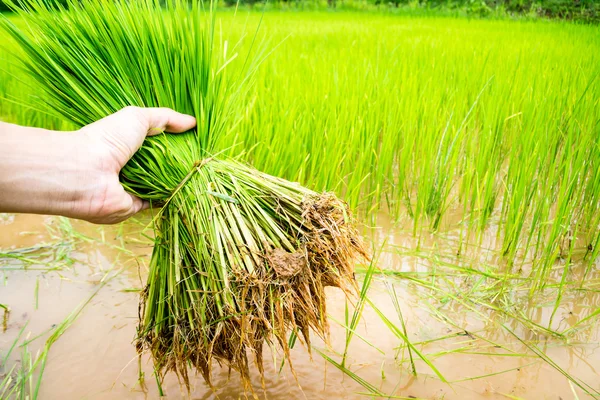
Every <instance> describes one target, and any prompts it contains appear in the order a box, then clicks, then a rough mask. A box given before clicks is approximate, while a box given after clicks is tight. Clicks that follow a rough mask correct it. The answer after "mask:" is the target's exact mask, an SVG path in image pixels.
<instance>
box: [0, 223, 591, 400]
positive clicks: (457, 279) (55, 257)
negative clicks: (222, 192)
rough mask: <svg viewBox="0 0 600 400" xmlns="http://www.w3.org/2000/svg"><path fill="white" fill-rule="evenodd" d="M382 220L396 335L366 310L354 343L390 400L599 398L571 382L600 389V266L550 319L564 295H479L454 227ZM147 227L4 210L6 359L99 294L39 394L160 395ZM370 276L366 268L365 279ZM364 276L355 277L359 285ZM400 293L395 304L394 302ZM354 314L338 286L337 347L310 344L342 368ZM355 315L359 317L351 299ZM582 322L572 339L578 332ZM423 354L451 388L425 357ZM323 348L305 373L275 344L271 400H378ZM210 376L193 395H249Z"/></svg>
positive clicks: (378, 300) (380, 280) (374, 297)
mask: <svg viewBox="0 0 600 400" xmlns="http://www.w3.org/2000/svg"><path fill="white" fill-rule="evenodd" d="M379 220H380V222H379V225H380V227H378V228H372V229H369V230H368V232H367V237H369V238H370V239H371V240H372V242H373V244H374V248H375V249H376V250H375V252H376V253H378V250H377V249H378V248H380V247H381V245H382V244H384V243H385V247H384V251H383V253H382V254H381V255H380V256H379V261H378V267H379V268H381V270H382V271H378V272H376V275H375V277H374V281H373V283H372V285H371V287H370V290H369V292H368V295H369V298H370V300H371V301H372V302H373V304H374V305H375V306H376V307H377V309H378V310H379V311H380V312H382V313H383V314H384V315H385V316H386V317H387V318H388V319H389V321H390V322H391V323H393V324H394V326H396V327H398V329H396V330H394V329H393V328H390V327H389V326H388V325H386V324H385V323H384V322H383V320H382V318H380V316H379V315H378V314H377V312H376V311H374V309H373V308H372V307H370V306H369V305H368V304H367V305H366V306H365V309H364V312H363V314H362V318H361V321H360V323H359V324H358V328H357V329H356V331H355V336H354V337H353V339H352V342H351V345H350V346H349V351H348V358H347V361H346V368H348V370H350V371H352V372H353V373H355V374H356V375H357V376H358V377H360V379H363V380H364V381H366V382H368V384H370V385H372V386H373V387H374V388H376V390H378V391H380V392H381V393H382V394H385V395H387V396H392V397H391V398H424V399H503V398H505V399H520V398H523V399H574V398H591V395H589V394H585V393H584V391H583V390H582V389H581V388H580V387H578V386H577V384H574V383H572V382H570V381H569V378H568V377H571V378H573V379H575V380H576V381H577V382H579V383H580V384H581V385H582V386H583V387H585V388H586V389H588V391H590V392H591V393H592V394H593V393H594V392H593V390H595V391H596V392H597V391H600V375H599V374H600V343H599V342H600V329H599V327H598V324H597V323H595V324H593V325H592V326H589V325H588V324H586V323H585V321H584V323H583V324H580V325H577V323H578V321H582V320H583V319H584V318H586V317H587V316H590V315H592V314H593V312H594V311H595V310H597V309H598V307H600V294H599V293H598V292H599V291H600V285H599V282H600V280H599V277H598V273H597V271H593V272H589V273H588V274H587V276H586V282H587V284H586V285H583V286H581V287H580V290H572V291H563V294H562V300H561V302H560V306H559V307H558V309H557V310H556V311H555V312H554V315H553V316H552V314H553V311H554V309H555V302H556V293H555V292H554V291H553V290H552V288H550V289H548V290H546V291H545V292H546V293H547V297H546V298H542V297H539V296H538V297H535V298H534V299H535V301H533V302H531V303H526V302H525V301H524V300H523V298H526V297H527V296H520V294H519V293H518V292H519V286H518V285H514V286H513V287H512V290H513V291H514V292H513V293H509V294H508V296H507V297H506V298H512V299H513V300H514V304H511V305H506V304H504V305H503V304H501V303H502V302H503V301H504V300H502V298H504V297H503V296H504V295H503V294H502V295H500V294H499V293H501V291H498V292H496V295H495V296H496V297H497V298H496V299H495V300H497V301H494V299H489V298H487V297H486V295H485V292H486V290H490V287H493V286H490V285H486V288H483V287H482V288H478V287H477V282H480V283H481V279H480V277H481V275H476V274H473V276H474V277H473V278H472V277H471V275H469V274H467V273H466V271H468V269H467V267H462V268H459V267H458V266H459V265H460V262H459V261H457V260H458V259H457V258H456V257H455V256H454V259H455V260H454V261H455V265H454V266H449V265H448V264H449V263H448V260H449V258H448V257H447V256H444V254H445V252H444V249H443V246H442V245H441V244H442V243H448V242H449V241H451V240H452V237H453V235H454V234H453V233H452V232H447V233H446V234H445V236H444V235H441V234H438V235H435V236H434V235H428V236H427V235H421V236H420V240H418V239H416V238H414V237H413V236H412V234H410V233H408V232H407V231H405V230H403V229H401V228H399V227H396V228H394V227H393V226H392V225H390V224H386V221H385V217H380V218H379ZM145 221H148V219H147V218H145V217H142V218H141V221H136V222H129V223H126V224H124V225H122V226H115V227H99V226H95V225H91V224H87V223H83V222H79V221H68V220H64V219H60V218H56V217H44V216H31V215H6V214H5V215H2V216H1V218H0V249H1V250H0V271H1V272H2V277H1V278H2V286H1V288H0V304H4V305H6V306H8V307H9V308H10V314H9V315H8V318H7V320H6V326H5V328H4V329H3V332H2V333H1V334H0V349H1V354H0V355H1V356H2V357H4V355H5V354H6V351H7V350H6V349H9V348H10V347H11V346H12V345H13V343H15V341H17V343H18V344H17V346H20V345H21V344H23V343H24V342H25V341H29V340H31V339H33V341H32V342H30V343H28V344H27V348H28V351H29V353H30V355H31V356H32V357H33V359H35V357H36V354H39V353H38V351H39V350H41V349H43V347H44V343H45V341H46V339H47V338H48V337H49V336H50V335H51V334H52V333H53V332H55V331H56V329H58V327H60V324H61V323H63V321H65V319H67V318H68V317H69V315H70V314H71V313H72V312H73V311H74V310H78V309H79V308H80V307H81V306H82V302H86V301H87V300H88V299H91V300H90V301H89V303H87V305H85V306H84V307H83V309H81V313H80V314H78V315H77V316H76V318H74V319H73V322H72V325H71V326H69V327H68V328H67V329H66V330H65V331H64V333H62V334H61V335H60V336H59V337H58V339H57V340H56V342H55V343H54V344H53V345H52V346H51V347H50V349H49V352H48V355H47V359H46V364H45V370H44V375H43V381H42V384H41V386H40V388H39V398H41V399H59V398H60V399H82V398H86V399H115V398H118V399H146V398H147V399H154V398H158V397H159V394H160V393H159V389H158V386H157V384H156V381H155V378H154V376H153V370H152V365H151V362H150V361H149V359H148V358H146V357H144V358H142V360H141V362H140V361H138V357H137V354H136V351H135V348H134V346H133V344H132V341H133V338H134V335H135V332H136V325H137V312H138V291H139V289H140V288H141V287H142V285H143V282H144V281H145V273H146V265H147V261H148V259H149V255H150V253H151V245H150V241H149V240H148V239H146V238H144V235H143V233H144V232H143V227H144V222H145ZM400 225H401V224H400ZM146 233H147V232H146ZM417 244H418V246H417ZM436 246H437V250H433V249H435V248H436ZM416 249H420V250H416ZM425 249H428V250H425ZM446 253H447V252H446ZM471 253H473V251H471ZM484 254H485V252H483V251H480V252H479V256H480V257H479V260H478V261H477V263H478V264H479V265H484V264H485V262H486V259H487V258H486V257H487V256H484ZM376 255H377V254H376ZM466 257H467V255H466V254H465V255H464V256H463V257H462V258H461V259H464V258H466ZM450 258H452V257H450ZM487 260H488V261H493V260H492V259H491V258H490V259H487ZM364 268H365V266H358V271H359V272H360V271H364ZM581 269H582V270H581V271H579V270H578V267H577V265H575V266H574V267H573V268H572V269H571V272H572V276H570V277H569V280H570V281H573V282H576V281H578V279H579V278H580V276H579V275H580V274H583V273H584V270H585V268H584V267H583V266H582V268H581ZM363 277H364V274H362V273H359V274H357V278H358V279H359V282H362V280H363ZM444 282H445V283H444ZM450 282H452V284H450ZM394 293H395V297H396V298H397V299H398V303H397V304H395V303H394V302H393V301H392V298H393V297H394ZM345 307H346V301H345V299H344V297H343V295H342V294H341V293H340V292H339V291H336V290H330V291H329V292H328V312H329V314H330V322H331V343H330V347H329V346H327V345H326V344H324V343H322V342H318V341H315V342H314V343H313V348H314V349H315V350H319V351H321V352H323V354H325V355H327V357H330V358H331V359H332V360H334V361H335V362H341V359H342V356H341V354H342V353H343V352H344V347H345V343H346V334H347V330H346V329H345V328H344V327H343V326H342V325H343V321H344V319H345V317H344V316H345ZM0 312H1V310H0ZM349 312H350V313H352V312H353V308H352V305H349ZM399 312H401V315H402V317H403V319H404V323H405V327H406V331H405V332H406V336H407V339H408V340H409V341H410V343H411V344H412V346H414V347H412V351H411V350H410V349H411V347H407V342H406V341H405V340H403V339H402V338H401V337H399V334H398V333H399V332H400V336H401V334H402V333H403V332H404V330H403V329H402V328H401V323H400V317H399ZM551 318H552V321H553V322H552V323H551V322H550V319H551ZM591 322H594V320H593V318H592V319H591ZM574 326H575V327H576V329H575V331H574V332H573V331H569V328H570V327H574ZM548 327H550V328H548ZM20 332H21V335H20V337H19V333H20ZM561 332H562V334H561ZM565 332H567V334H564V333H565ZM38 335H39V337H38ZM36 337H37V338H36ZM22 349H23V347H16V350H15V351H13V352H12V354H11V356H10V359H9V360H8V362H7V363H6V366H5V369H4V371H2V370H0V381H1V380H2V379H3V378H5V375H7V374H9V373H12V374H13V375H14V378H15V379H16V378H17V377H18V373H17V371H18V370H19V369H20V368H21V367H23V363H26V362H27V357H26V356H24V354H23V351H22ZM415 349H416V350H417V351H419V352H421V353H422V354H423V355H424V356H426V358H427V359H428V360H429V361H430V362H431V363H432V365H433V366H434V367H435V368H436V369H437V370H438V371H439V373H440V374H441V376H443V378H444V379H445V380H446V381H447V382H443V381H442V379H441V378H440V377H439V376H437V375H436V373H435V372H434V371H433V370H432V369H431V368H430V367H429V366H428V365H426V363H425V362H423V361H422V360H421V359H419V357H417V356H416V354H415V351H414V350H415ZM315 350H313V352H312V359H311V358H310V356H309V355H308V353H307V351H306V348H305V347H304V346H302V345H300V344H299V343H298V344H297V345H296V347H295V348H294V350H293V352H292V363H293V366H294V371H295V373H296V377H295V376H294V374H293V373H292V372H291V371H290V369H289V368H288V366H287V365H286V366H284V367H283V368H281V366H282V364H281V362H282V358H281V354H275V355H273V354H271V351H270V350H268V349H267V350H266V351H265V360H268V361H267V362H266V382H265V387H266V395H267V397H268V398H274V399H287V398H307V399H332V398H345V399H355V398H363V397H373V394H372V393H371V394H369V393H368V390H367V389H366V388H365V386H364V384H363V385H361V384H359V383H357V382H356V381H355V380H353V379H352V378H351V377H350V376H348V375H347V374H344V373H342V372H341V371H340V370H339V369H337V368H336V366H335V365H333V364H332V363H330V362H327V361H325V360H324V358H323V357H322V356H321V355H320V354H319V353H318V352H317V351H315ZM536 350H537V351H539V353H540V354H542V355H540V354H536ZM411 357H412V358H413V359H414V369H415V370H416V375H414V374H413V366H412V364H411ZM13 366H15V369H14V370H12V372H11V371H10V368H12V367H13ZM213 376H214V385H215V391H214V392H213V391H212V390H211V389H210V388H209V387H207V386H206V385H205V384H204V383H203V382H202V380H201V379H196V380H195V381H194V384H193V390H192V392H191V393H190V394H189V396H190V397H191V398H194V399H210V398H217V396H218V398H221V399H237V398H244V396H245V393H244V392H243V390H242V389H241V387H242V385H241V384H240V381H239V379H238V376H237V374H236V373H235V372H232V373H231V374H229V371H228V369H227V368H226V367H219V366H215V369H214V371H213ZM296 378H297V379H296ZM253 383H254V385H255V390H256V393H257V395H258V396H259V397H263V390H262V389H261V386H260V378H259V376H258V373H255V374H254V382H253ZM34 386H35V382H34ZM162 390H163V394H164V395H165V396H167V397H168V398H180V397H186V396H188V394H187V392H186V391H185V390H184V389H181V388H180V386H179V384H178V381H177V378H176V377H175V376H174V375H172V374H169V375H168V376H167V377H166V379H165V381H164V382H163V385H162ZM387 396H386V397H387ZM374 397H383V396H374Z"/></svg>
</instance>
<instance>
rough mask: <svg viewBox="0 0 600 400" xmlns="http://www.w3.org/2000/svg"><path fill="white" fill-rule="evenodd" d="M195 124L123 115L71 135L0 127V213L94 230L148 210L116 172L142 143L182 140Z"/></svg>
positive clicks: (133, 110) (144, 112)
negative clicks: (74, 221) (169, 137)
mask: <svg viewBox="0 0 600 400" xmlns="http://www.w3.org/2000/svg"><path fill="white" fill-rule="evenodd" d="M195 125H196V120H195V118H194V117H191V116H189V115H184V114H180V113H178V112H175V111H173V110H171V109H168V108H138V107H126V108H124V109H122V110H121V111H119V112H117V113H115V114H112V115H109V116H108V117H106V118H103V119H101V120H99V121H97V122H94V123H93V124H90V125H87V126H85V127H83V128H81V129H80V130H79V131H76V132H56V131H45V130H41V129H36V128H24V127H18V126H15V125H10V124H2V123H0V153H1V154H0V212H2V211H4V212H24V213H38V214H54V215H63V216H66V217H72V218H78V219H83V220H87V221H90V222H94V223H100V224H113V223H117V222H120V221H123V220H125V219H127V218H129V217H131V216H132V215H133V214H135V213H137V212H139V211H141V210H143V209H145V208H147V207H148V203H147V202H144V201H142V200H141V199H140V198H138V197H135V196H133V195H131V194H129V193H127V192H126V191H125V189H124V188H123V186H121V184H120V183H119V172H120V171H121V168H123V166H124V165H125V164H126V163H127V161H129V159H130V158H131V157H132V156H133V154H134V153H135V152H136V151H137V150H138V149H139V148H140V146H141V145H142V143H143V142H144V139H145V137H146V136H152V135H156V134H159V133H162V132H163V131H165V132H172V133H178V132H185V131H187V130H189V129H192V128H193V127H194V126H195Z"/></svg>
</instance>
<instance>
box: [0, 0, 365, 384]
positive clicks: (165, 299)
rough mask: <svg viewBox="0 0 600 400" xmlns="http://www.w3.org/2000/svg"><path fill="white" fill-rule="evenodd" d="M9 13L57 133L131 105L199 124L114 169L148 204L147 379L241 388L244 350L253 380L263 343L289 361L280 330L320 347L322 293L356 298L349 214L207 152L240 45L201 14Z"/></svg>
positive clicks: (233, 95)
mask: <svg viewBox="0 0 600 400" xmlns="http://www.w3.org/2000/svg"><path fill="white" fill-rule="evenodd" d="M21 6H23V9H24V11H20V12H19V13H20V15H21V16H22V17H23V18H24V20H25V21H26V22H27V27H26V28H23V29H20V28H18V27H17V26H15V25H14V24H11V23H10V22H9V21H5V22H4V24H3V25H4V27H5V29H6V30H7V31H8V32H9V33H10V35H11V36H12V37H13V39H14V40H15V41H16V42H17V43H18V44H19V47H20V50H21V51H22V52H23V54H24V63H23V68H24V69H25V70H26V71H27V73H28V74H29V75H30V76H31V77H32V78H33V79H34V80H35V81H36V82H37V84H38V85H39V87H40V88H41V89H43V90H44V91H45V93H46V96H47V97H48V101H49V103H50V104H51V105H52V107H53V108H54V109H55V110H56V111H57V113H58V114H60V115H61V116H62V117H64V118H65V119H67V120H68V121H70V122H72V123H73V124H75V125H78V126H81V125H85V124H89V123H91V122H93V121H96V120H98V119H99V118H102V117H104V116H106V115H108V114H110V113H112V112H115V111H118V110H119V109H121V108H123V107H125V106H128V105H136V106H155V107H170V108H174V109H176V110H178V111H180V112H183V113H188V114H191V115H194V116H195V117H196V120H197V128H196V129H195V130H193V131H191V132H188V133H186V134H181V135H158V136H155V137H152V138H149V139H147V140H146V141H145V143H144V145H143V146H142V148H141V149H140V150H139V151H138V152H137V153H136V155H135V156H134V157H133V158H132V159H131V160H130V162H129V163H128V164H127V165H126V166H125V168H124V169H123V170H122V171H121V182H122V183H123V185H124V187H125V188H126V189H127V190H128V191H129V192H131V193H133V194H135V195H136V196H139V197H141V198H142V199H145V200H148V201H151V202H152V204H153V205H154V206H155V207H159V210H158V212H157V214H156V216H155V218H154V221H153V222H154V224H155V245H154V251H153V254H152V258H151V261H150V271H149V276H148V282H147V286H146V288H145V290H144V291H143V293H142V295H141V301H140V323H139V327H138V332H137V337H136V346H137V349H138V350H139V352H140V353H141V352H143V351H146V350H148V351H150V353H151V354H152V356H153V359H154V363H155V368H156V370H157V371H158V373H159V375H160V376H161V377H162V376H163V375H164V374H165V373H166V372H167V371H175V372H176V373H177V374H178V376H179V377H180V378H181V379H182V381H183V382H184V383H185V384H186V385H188V386H189V376H188V368H189V367H190V366H191V367H194V368H195V370H197V371H199V372H200V373H201V374H202V376H203V377H204V379H205V380H206V382H207V383H209V384H210V377H211V368H212V365H213V361H218V362H220V363H225V364H226V365H228V366H229V367H230V368H233V369H235V370H237V371H239V372H240V374H241V376H242V380H243V382H244V384H245V385H246V387H248V388H250V389H251V386H250V384H249V361H248V353H250V352H251V353H253V355H254V357H255V359H256V361H257V365H258V368H259V371H260V372H261V374H262V373H263V367H262V357H263V345H264V343H265V342H266V343H267V344H268V345H269V346H275V345H279V346H280V347H281V348H282V349H283V351H284V354H285V355H286V356H289V346H288V342H287V335H288V333H289V332H290V331H294V332H298V333H300V334H302V338H303V339H304V341H305V342H306V344H307V347H308V349H310V331H311V330H312V331H314V332H316V334H317V335H319V336H320V337H322V338H323V339H326V335H327V319H326V311H325V291H324V287H325V286H335V287H339V288H341V289H343V290H344V291H346V292H347V293H350V292H351V291H354V289H355V284H354V281H353V262H354V259H355V257H357V256H363V257H366V252H365V251H364V249H363V247H362V244H361V241H360V238H359V235H358V232H357V230H356V229H355V228H354V225H353V221H352V217H351V215H350V213H349V209H348V207H347V206H346V204H345V203H344V202H342V201H341V200H339V199H338V198H337V197H335V196H334V195H333V194H331V193H323V194H321V193H317V192H314V191H312V190H309V189H307V188H305V187H303V186H301V185H299V184H297V183H293V182H289V181H285V180H282V179H279V178H275V177H273V176H271V175H267V174H265V173H261V172H259V171H257V170H255V169H253V168H251V167H248V166H247V165H245V164H243V163H241V162H238V161H235V160H233V159H221V158H219V157H218V155H215V146H216V143H217V142H218V141H219V139H220V136H221V135H225V134H227V133H228V132H229V131H230V130H231V129H232V128H233V127H234V126H235V125H236V123H238V120H239V116H240V115H243V112H242V110H243V107H244V104H243V102H242V98H243V97H242V96H243V94H244V90H245V88H246V85H247V84H248V81H249V80H250V79H251V73H252V72H253V71H254V69H255V68H256V62H257V60H260V58H261V53H260V52H259V53H258V55H253V53H250V52H248V54H247V55H246V56H245V57H243V60H236V58H237V55H238V53H237V49H239V46H240V44H239V43H238V44H235V45H233V46H232V47H229V44H228V43H229V42H228V41H226V40H224V39H222V38H221V37H219V36H218V35H217V32H216V29H215V26H216V23H215V18H216V17H215V12H214V8H213V5H212V4H211V5H210V6H209V5H204V4H201V3H199V2H192V3H191V4H190V3H188V2H187V1H183V0H173V1H168V2H167V3H166V5H164V6H162V5H161V2H159V1H158V0H142V1H136V2H129V1H125V0H122V1H121V0H119V1H116V2H113V1H83V2H81V3H76V2H72V3H70V7H69V9H68V10H61V11H60V12H56V11H55V10H50V9H49V8H48V7H47V6H46V3H45V2H44V1H43V0H31V1H26V2H21ZM236 62H237V63H236ZM133 66H137V67H133ZM232 66H235V68H237V69H233V68H232ZM231 69H233V71H234V72H231Z"/></svg>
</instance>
